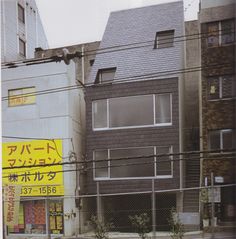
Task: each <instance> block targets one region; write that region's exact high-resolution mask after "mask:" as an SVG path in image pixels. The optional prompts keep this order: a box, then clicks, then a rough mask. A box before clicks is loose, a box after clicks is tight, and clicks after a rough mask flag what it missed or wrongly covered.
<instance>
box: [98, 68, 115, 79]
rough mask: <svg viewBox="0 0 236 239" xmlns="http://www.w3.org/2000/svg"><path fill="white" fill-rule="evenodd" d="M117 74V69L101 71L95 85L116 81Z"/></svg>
mask: <svg viewBox="0 0 236 239" xmlns="http://www.w3.org/2000/svg"><path fill="white" fill-rule="evenodd" d="M115 73H116V67H114V68H106V69H99V70H98V73H97V77H96V80H95V83H106V82H107V83H108V82H112V81H113V80H114V77H115Z"/></svg>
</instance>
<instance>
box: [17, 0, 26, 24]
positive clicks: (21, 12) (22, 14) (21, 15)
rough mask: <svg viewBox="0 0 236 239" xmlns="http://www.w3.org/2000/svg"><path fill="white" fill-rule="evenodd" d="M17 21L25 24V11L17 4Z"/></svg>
mask: <svg viewBox="0 0 236 239" xmlns="http://www.w3.org/2000/svg"><path fill="white" fill-rule="evenodd" d="M18 19H19V20H20V21H21V22H22V23H25V9H24V8H23V7H22V6H21V5H20V4H18Z"/></svg>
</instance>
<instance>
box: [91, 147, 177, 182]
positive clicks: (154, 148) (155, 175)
mask: <svg viewBox="0 0 236 239" xmlns="http://www.w3.org/2000/svg"><path fill="white" fill-rule="evenodd" d="M162 147H169V154H170V156H169V157H170V161H171V168H170V171H171V174H168V175H157V165H158V162H157V155H158V154H156V153H157V152H158V150H157V149H158V148H162ZM135 148H137V149H140V148H153V153H154V156H153V158H154V162H153V167H154V168H153V172H154V176H147V177H120V178H119V177H117V178H115V177H114V178H113V177H111V160H110V159H111V157H110V151H111V150H119V149H121V150H122V149H135ZM103 150H107V155H108V163H107V165H108V166H107V175H108V176H107V177H96V159H95V152H96V151H103ZM171 154H173V146H172V145H162V146H144V147H122V148H109V149H97V150H96V149H95V150H93V180H94V181H119V180H138V179H141V180H142V179H170V178H173V176H174V164H173V155H171Z"/></svg>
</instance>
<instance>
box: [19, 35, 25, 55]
mask: <svg viewBox="0 0 236 239" xmlns="http://www.w3.org/2000/svg"><path fill="white" fill-rule="evenodd" d="M19 53H20V55H21V56H24V57H25V56H26V45H25V41H23V40H22V39H20V38H19Z"/></svg>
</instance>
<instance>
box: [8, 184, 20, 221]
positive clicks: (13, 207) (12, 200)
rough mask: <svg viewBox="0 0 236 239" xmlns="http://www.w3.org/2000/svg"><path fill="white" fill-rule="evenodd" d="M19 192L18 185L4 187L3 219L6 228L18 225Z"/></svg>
mask: <svg viewBox="0 0 236 239" xmlns="http://www.w3.org/2000/svg"><path fill="white" fill-rule="evenodd" d="M20 191H21V186H20V185H7V186H5V187H4V212H5V213H4V217H5V224H6V225H7V226H14V225H17V224H18V216H19V207H20Z"/></svg>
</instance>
